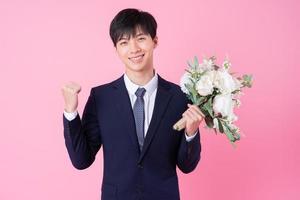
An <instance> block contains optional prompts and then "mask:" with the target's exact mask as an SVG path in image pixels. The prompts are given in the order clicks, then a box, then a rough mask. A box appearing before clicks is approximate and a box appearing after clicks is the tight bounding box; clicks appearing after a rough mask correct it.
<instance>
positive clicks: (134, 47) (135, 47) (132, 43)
mask: <svg viewBox="0 0 300 200" xmlns="http://www.w3.org/2000/svg"><path fill="white" fill-rule="evenodd" d="M129 44H130V52H131V53H136V52H139V51H140V50H141V48H140V46H139V44H138V43H137V42H136V41H135V40H132V41H130V42H129Z"/></svg>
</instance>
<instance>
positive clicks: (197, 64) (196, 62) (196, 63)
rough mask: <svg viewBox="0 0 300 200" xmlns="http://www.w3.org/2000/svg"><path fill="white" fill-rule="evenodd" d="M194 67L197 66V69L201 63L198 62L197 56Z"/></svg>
mask: <svg viewBox="0 0 300 200" xmlns="http://www.w3.org/2000/svg"><path fill="white" fill-rule="evenodd" d="M194 66H195V68H196V67H198V66H199V61H198V58H197V56H195V57H194Z"/></svg>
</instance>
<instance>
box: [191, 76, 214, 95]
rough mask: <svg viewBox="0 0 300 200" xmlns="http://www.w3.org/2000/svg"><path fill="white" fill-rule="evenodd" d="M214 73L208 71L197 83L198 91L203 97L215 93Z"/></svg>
mask: <svg viewBox="0 0 300 200" xmlns="http://www.w3.org/2000/svg"><path fill="white" fill-rule="evenodd" d="M214 76H215V75H214V71H208V72H206V73H205V74H204V75H202V76H201V77H200V80H199V81H198V82H197V83H196V90H197V92H198V93H199V94H200V95H201V96H207V95H210V94H212V92H213V91H214V85H213V82H214Z"/></svg>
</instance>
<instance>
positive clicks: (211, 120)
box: [203, 113, 214, 128]
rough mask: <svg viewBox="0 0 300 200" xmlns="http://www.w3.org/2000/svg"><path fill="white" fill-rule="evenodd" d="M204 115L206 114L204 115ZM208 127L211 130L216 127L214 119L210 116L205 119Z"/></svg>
mask: <svg viewBox="0 0 300 200" xmlns="http://www.w3.org/2000/svg"><path fill="white" fill-rule="evenodd" d="M203 114H204V113H203ZM204 120H205V123H206V125H207V126H208V127H209V128H213V127H214V122H213V118H211V117H210V116H205V118H204Z"/></svg>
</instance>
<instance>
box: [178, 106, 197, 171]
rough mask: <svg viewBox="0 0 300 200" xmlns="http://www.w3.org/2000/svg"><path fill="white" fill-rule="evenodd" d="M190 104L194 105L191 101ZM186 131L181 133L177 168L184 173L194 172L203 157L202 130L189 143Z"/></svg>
mask: <svg viewBox="0 0 300 200" xmlns="http://www.w3.org/2000/svg"><path fill="white" fill-rule="evenodd" d="M188 103H190V104H192V102H191V101H188ZM184 131H185V130H184V129H183V130H182V131H181V133H180V134H181V141H180V145H179V149H178V153H177V166H178V168H179V169H180V170H181V171H182V172H183V173H186V174H187V173H190V172H192V171H193V170H194V169H195V168H196V167H197V165H198V162H199V161H200V157H201V155H200V154H201V142H200V130H199V128H198V130H197V133H196V135H195V137H194V138H193V139H192V140H191V141H187V140H186V137H185V132H184Z"/></svg>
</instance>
